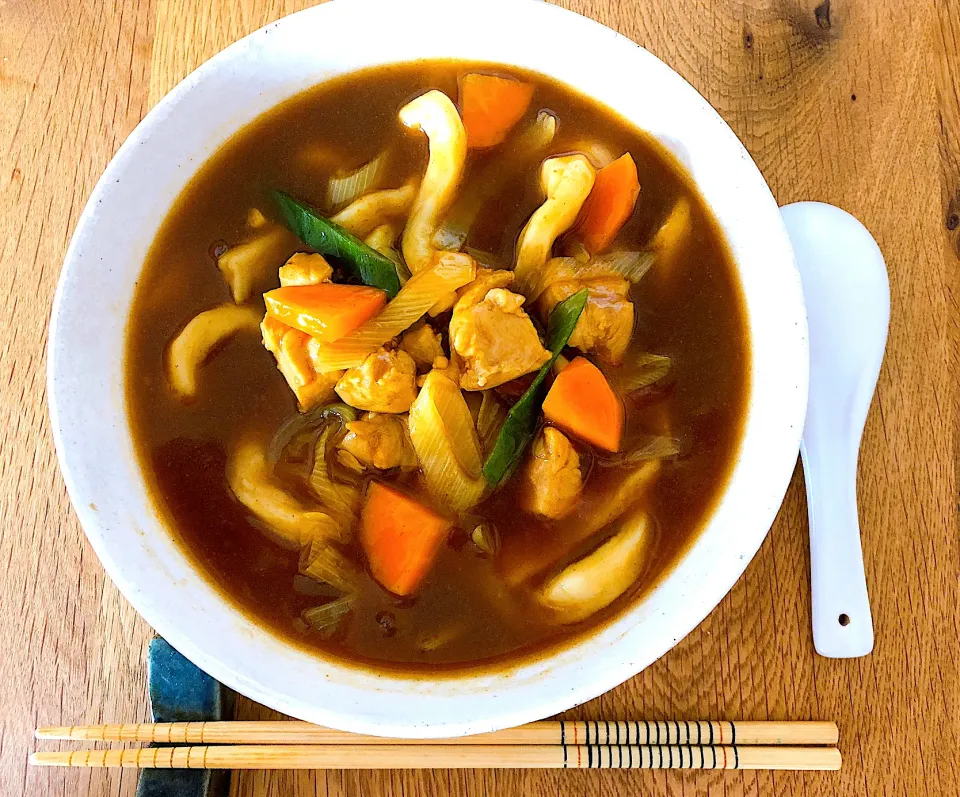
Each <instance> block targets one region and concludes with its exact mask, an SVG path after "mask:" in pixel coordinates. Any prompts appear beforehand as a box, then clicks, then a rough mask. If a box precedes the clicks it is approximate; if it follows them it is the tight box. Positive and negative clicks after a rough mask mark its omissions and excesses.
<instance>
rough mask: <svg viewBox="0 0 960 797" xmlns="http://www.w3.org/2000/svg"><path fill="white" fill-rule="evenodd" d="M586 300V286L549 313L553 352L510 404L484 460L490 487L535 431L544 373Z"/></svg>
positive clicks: (514, 461) (510, 468)
mask: <svg viewBox="0 0 960 797" xmlns="http://www.w3.org/2000/svg"><path fill="white" fill-rule="evenodd" d="M586 304H587V289H586V288H584V289H582V290H580V291H577V292H576V293H575V294H573V296H569V297H567V298H566V299H564V300H563V301H562V302H560V303H559V304H558V305H557V306H556V307H554V308H553V312H552V313H550V321H549V323H548V324H547V340H548V342H549V349H550V354H551V355H552V356H551V357H550V359H549V360H547V362H545V363H544V364H543V367H542V368H541V369H540V371H539V372H538V373H537V375H536V377H535V378H534V380H533V382H531V383H530V387H528V388H527V390H526V392H525V393H524V394H523V395H522V396H521V397H520V400H519V401H518V402H517V403H516V404H514V405H513V406H512V407H511V408H510V412H508V413H507V418H506V420H505V421H504V422H503V426H501V427H500V434H498V435H497V441H496V443H494V446H493V450H492V451H491V452H490V456H489V457H487V461H486V462H485V463H484V464H483V475H484V477H485V478H486V480H487V482H488V483H489V484H490V485H491V486H492V487H496V486H497V485H498V484H500V483H501V482H502V481H503V480H504V479H506V478H507V477H508V476H509V475H510V474H511V473H513V471H514V470H515V469H516V467H517V465H518V464H519V463H520V458H521V457H522V456H523V452H524V451H525V450H526V448H527V446H528V445H529V444H530V441H531V440H533V436H534V435H535V434H536V431H537V417H538V416H539V414H540V408H541V407H542V406H543V399H544V397H545V393H546V391H545V389H544V388H545V387H546V380H547V374H549V373H550V369H552V368H553V365H554V363H555V362H556V361H557V357H559V356H560V352H561V351H563V347H564V346H566V345H567V341H569V340H570V336H571V335H572V334H573V330H574V329H576V326H577V321H579V320H580V314H581V313H582V312H583V308H584V306H585V305H586Z"/></svg>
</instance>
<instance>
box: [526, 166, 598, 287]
mask: <svg viewBox="0 0 960 797" xmlns="http://www.w3.org/2000/svg"><path fill="white" fill-rule="evenodd" d="M596 177H597V172H596V169H594V168H593V166H592V165H591V164H590V161H588V160H587V159H586V157H585V156H583V155H565V156H563V157H560V158H547V160H545V161H544V162H543V166H541V167H540V185H541V187H542V188H543V192H544V194H545V195H546V199H545V200H544V202H543V204H542V205H541V206H540V207H539V208H537V209H536V210H535V211H534V213H533V215H532V216H531V217H530V220H529V221H528V222H527V223H526V226H525V227H524V228H523V230H522V231H521V232H520V240H519V241H518V242H517V264H516V266H515V267H514V269H513V270H514V273H515V274H516V277H517V286H518V288H519V290H520V292H521V293H522V294H524V295H525V296H536V294H537V293H538V292H539V291H538V282H539V279H540V272H541V271H542V269H543V264H544V263H546V262H547V259H548V258H549V257H550V252H551V250H552V249H553V244H554V241H556V239H557V237H558V236H560V235H561V234H563V233H565V232H566V231H567V230H569V229H570V227H572V226H573V223H574V222H575V221H576V220H577V214H579V213H580V208H581V207H583V203H584V202H585V201H586V199H587V197H588V196H590V191H591V190H592V189H593V184H594V182H595V180H596Z"/></svg>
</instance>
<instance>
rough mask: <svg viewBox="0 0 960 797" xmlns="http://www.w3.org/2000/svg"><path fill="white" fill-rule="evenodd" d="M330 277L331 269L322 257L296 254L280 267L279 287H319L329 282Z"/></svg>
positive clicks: (331, 274)
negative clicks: (322, 283)
mask: <svg viewBox="0 0 960 797" xmlns="http://www.w3.org/2000/svg"><path fill="white" fill-rule="evenodd" d="M332 277H333V268H331V266H330V264H329V263H328V262H327V261H326V260H325V259H324V257H323V255H317V254H307V253H306V252H297V253H296V254H295V255H291V256H290V259H289V260H287V262H286V263H285V264H284V265H282V266H280V285H281V286H282V287H284V288H285V287H287V286H288V285H319V284H320V283H321V282H330V279H331V278H332Z"/></svg>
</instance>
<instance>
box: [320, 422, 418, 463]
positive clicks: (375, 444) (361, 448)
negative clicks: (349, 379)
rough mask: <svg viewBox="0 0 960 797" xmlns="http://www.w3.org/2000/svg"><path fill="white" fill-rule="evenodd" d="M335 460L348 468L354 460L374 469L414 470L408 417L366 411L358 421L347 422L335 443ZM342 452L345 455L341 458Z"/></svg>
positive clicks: (414, 460)
mask: <svg viewBox="0 0 960 797" xmlns="http://www.w3.org/2000/svg"><path fill="white" fill-rule="evenodd" d="M337 448H338V449H339V450H338V452H337V459H338V460H340V462H341V463H343V464H344V465H346V466H347V467H348V468H352V469H356V467H355V465H354V463H358V464H359V465H360V466H361V470H365V469H366V468H376V469H377V470H390V469H391V468H401V469H402V470H415V469H416V468H417V466H418V464H419V463H418V461H417V454H416V452H415V451H414V450H413V444H412V443H411V442H410V434H409V432H408V430H407V420H406V418H404V417H401V416H397V415H378V414H377V413H375V412H368V413H366V414H365V415H364V416H363V418H362V419H360V420H359V421H352V422H351V423H348V424H347V433H346V434H345V435H344V437H343V439H342V440H341V441H340V443H339V444H338V446H337ZM341 454H346V455H348V456H346V457H341V456H340V455H341Z"/></svg>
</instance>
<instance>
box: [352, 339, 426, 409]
mask: <svg viewBox="0 0 960 797" xmlns="http://www.w3.org/2000/svg"><path fill="white" fill-rule="evenodd" d="M336 391H337V395H338V396H340V398H341V399H343V400H344V401H345V402H346V403H347V404H349V405H350V406H351V407H356V408H357V409H358V410H367V411H369V412H389V413H395V414H396V413H400V412H406V411H407V410H409V409H410V405H411V404H412V403H413V400H414V399H415V398H416V397H417V364H416V363H415V362H414V361H413V357H411V356H410V355H409V354H407V353H406V352H405V351H402V350H400V349H396V350H394V351H387V350H386V349H383V348H380V349H377V351H375V352H373V354H370V355H368V356H367V358H366V359H365V360H364V361H363V363H362V364H361V365H358V366H357V367H356V368H351V369H350V370H348V371H347V372H346V373H345V374H344V375H343V376H342V377H341V378H340V381H338V382H337V386H336Z"/></svg>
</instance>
